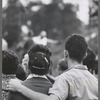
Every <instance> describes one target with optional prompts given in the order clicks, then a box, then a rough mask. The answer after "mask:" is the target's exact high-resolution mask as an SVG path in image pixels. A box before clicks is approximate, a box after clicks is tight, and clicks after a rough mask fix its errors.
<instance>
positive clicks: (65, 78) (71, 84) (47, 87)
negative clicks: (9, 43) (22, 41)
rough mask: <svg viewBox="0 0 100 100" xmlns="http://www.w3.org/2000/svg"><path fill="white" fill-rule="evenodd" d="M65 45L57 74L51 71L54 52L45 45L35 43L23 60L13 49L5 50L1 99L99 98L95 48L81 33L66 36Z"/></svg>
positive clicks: (96, 99) (80, 99)
mask: <svg viewBox="0 0 100 100" xmlns="http://www.w3.org/2000/svg"><path fill="white" fill-rule="evenodd" d="M64 45H65V48H64V57H63V58H62V59H60V60H59V61H58V64H57V69H58V71H59V76H57V77H53V76H52V75H50V70H51V67H52V59H51V56H52V52H51V51H50V49H49V48H48V47H47V46H46V45H43V44H38V43H34V44H33V45H32V46H31V47H30V48H29V50H28V51H27V52H26V53H25V56H24V58H23V59H22V64H20V63H19V60H18V59H19V58H18V56H17V55H16V54H15V53H14V52H13V51H11V50H10V51H9V50H8V49H7V50H2V100H98V79H97V77H95V76H94V75H93V71H91V68H92V67H94V66H95V65H94V61H95V54H94V52H93V51H92V50H91V49H90V48H89V47H88V44H87V42H86V40H85V38H84V37H83V36H81V35H79V34H71V35H69V36H68V37H66V39H65V43H64Z"/></svg>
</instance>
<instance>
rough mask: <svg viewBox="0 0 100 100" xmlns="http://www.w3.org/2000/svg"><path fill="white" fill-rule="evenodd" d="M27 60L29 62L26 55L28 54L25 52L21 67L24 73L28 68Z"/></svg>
mask: <svg viewBox="0 0 100 100" xmlns="http://www.w3.org/2000/svg"><path fill="white" fill-rule="evenodd" d="M28 62H29V56H28V54H25V55H24V58H23V59H22V68H23V69H24V71H25V72H26V73H28V72H29V70H28Z"/></svg>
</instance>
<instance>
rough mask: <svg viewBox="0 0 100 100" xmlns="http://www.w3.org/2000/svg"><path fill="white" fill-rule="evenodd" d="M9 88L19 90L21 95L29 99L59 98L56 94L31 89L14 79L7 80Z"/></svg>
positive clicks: (50, 99)
mask: <svg viewBox="0 0 100 100" xmlns="http://www.w3.org/2000/svg"><path fill="white" fill-rule="evenodd" d="M9 90H11V91H17V92H20V93H21V94H22V95H24V96H26V97H27V98H29V99H30V100H59V98H58V97H57V96H56V95H50V96H48V95H45V94H42V93H38V92H35V91H32V90H30V89H28V88H27V87H25V86H24V85H22V84H21V83H20V81H18V80H15V79H13V80H11V81H10V82H9Z"/></svg>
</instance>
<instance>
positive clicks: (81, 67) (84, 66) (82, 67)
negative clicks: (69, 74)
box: [66, 65, 88, 71]
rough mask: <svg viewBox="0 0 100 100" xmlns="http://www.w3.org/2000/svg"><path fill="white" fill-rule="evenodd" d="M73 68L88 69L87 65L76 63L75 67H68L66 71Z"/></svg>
mask: <svg viewBox="0 0 100 100" xmlns="http://www.w3.org/2000/svg"><path fill="white" fill-rule="evenodd" d="M71 69H80V70H88V68H87V66H86V65H76V66H74V67H71V68H68V69H67V70H66V71H68V70H71Z"/></svg>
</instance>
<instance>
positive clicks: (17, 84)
mask: <svg viewBox="0 0 100 100" xmlns="http://www.w3.org/2000/svg"><path fill="white" fill-rule="evenodd" d="M21 87H22V84H21V81H20V80H18V79H11V80H10V81H9V85H8V90H10V91H13V92H19V91H20V89H21Z"/></svg>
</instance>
